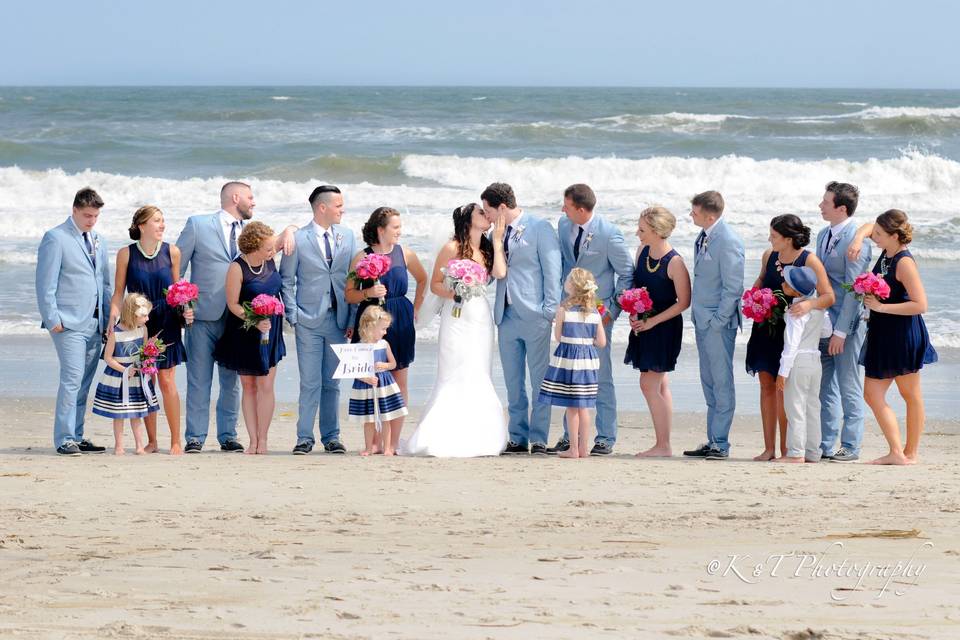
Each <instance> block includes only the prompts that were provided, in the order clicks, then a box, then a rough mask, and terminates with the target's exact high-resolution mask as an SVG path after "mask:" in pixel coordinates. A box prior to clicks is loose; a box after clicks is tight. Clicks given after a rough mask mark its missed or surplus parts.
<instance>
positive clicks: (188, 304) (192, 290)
mask: <svg viewBox="0 0 960 640" xmlns="http://www.w3.org/2000/svg"><path fill="white" fill-rule="evenodd" d="M163 295H164V296H165V297H166V299H167V304H168V305H170V306H171V307H174V308H176V309H179V310H180V313H181V314H182V313H183V312H185V311H186V310H187V309H193V305H194V304H195V303H196V301H197V300H198V299H199V298H200V289H199V287H197V285H195V284H193V283H192V282H190V281H188V280H178V281H177V282H174V283H173V284H172V285H170V288H168V289H164V290H163ZM191 324H193V322H192V321H191V322H188V323H187V325H188V326H189V325H191Z"/></svg>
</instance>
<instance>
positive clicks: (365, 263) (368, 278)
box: [347, 253, 390, 305]
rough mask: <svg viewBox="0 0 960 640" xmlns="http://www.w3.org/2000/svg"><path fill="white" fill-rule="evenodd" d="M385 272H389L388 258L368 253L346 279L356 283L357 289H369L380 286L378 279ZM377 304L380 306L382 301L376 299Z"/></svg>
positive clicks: (381, 299)
mask: <svg viewBox="0 0 960 640" xmlns="http://www.w3.org/2000/svg"><path fill="white" fill-rule="evenodd" d="M387 271H390V256H382V255H380V254H379V253H370V254H367V255H365V256H363V257H362V258H360V260H359V261H358V262H357V266H356V268H355V269H354V270H353V271H351V272H350V273H349V274H348V275H347V277H348V278H351V279H352V280H353V281H354V282H356V283H357V287H358V288H364V287H367V288H369V287H373V286H375V285H378V284H380V278H382V277H383V276H384V274H386V273H387ZM377 303H378V304H380V305H382V304H383V303H384V299H383V298H378V299H377Z"/></svg>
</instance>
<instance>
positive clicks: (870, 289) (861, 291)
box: [840, 273, 890, 302]
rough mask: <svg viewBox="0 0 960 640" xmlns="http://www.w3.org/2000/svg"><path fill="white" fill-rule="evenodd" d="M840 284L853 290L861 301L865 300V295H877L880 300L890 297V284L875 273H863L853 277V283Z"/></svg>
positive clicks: (848, 289)
mask: <svg viewBox="0 0 960 640" xmlns="http://www.w3.org/2000/svg"><path fill="white" fill-rule="evenodd" d="M840 286H842V287H843V288H844V289H846V290H847V291H851V292H853V295H855V296H856V297H857V300H859V301H860V302H863V296H865V295H872V296H876V297H877V299H878V300H886V299H887V298H889V297H890V285H889V284H887V281H886V280H884V279H883V278H881V277H880V276H878V275H877V274H875V273H861V274H860V275H858V276H857V277H856V278H854V279H853V284H849V283H846V282H844V283H843V284H842V285H840Z"/></svg>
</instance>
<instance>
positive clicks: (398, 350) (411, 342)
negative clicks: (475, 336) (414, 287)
mask: <svg viewBox="0 0 960 640" xmlns="http://www.w3.org/2000/svg"><path fill="white" fill-rule="evenodd" d="M364 252H365V253H367V254H368V255H369V254H371V253H373V249H371V248H370V247H367V248H366V249H364ZM388 255H389V256H390V270H389V271H387V273H386V274H384V276H383V277H382V278H380V284H382V285H383V286H385V287H386V288H387V297H386V299H385V301H384V305H383V308H384V310H385V311H386V312H387V313H389V314H390V315H391V316H393V321H392V322H391V323H390V328H388V329H387V335H386V336H384V339H385V340H386V341H387V344H389V345H390V350H391V351H393V357H394V359H395V360H396V361H397V367H396V368H397V369H406V368H407V367H409V366H410V365H411V364H412V363H413V358H414V355H415V344H416V341H417V330H416V329H415V328H414V326H413V303H412V302H410V300H409V299H408V298H407V280H408V278H407V263H406V261H405V260H404V259H403V247H401V246H400V245H398V244H397V245H394V247H393V250H392V251H391V252H390V253H389V254H388ZM372 304H378V303H377V300H376V298H371V299H369V300H364V301H363V302H361V303H360V306H358V307H357V318H356V321H355V322H354V326H353V338H352V339H351V342H360V316H362V315H363V311H364V310H365V309H366V308H367V307H369V306H370V305H372Z"/></svg>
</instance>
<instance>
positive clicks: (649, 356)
mask: <svg viewBox="0 0 960 640" xmlns="http://www.w3.org/2000/svg"><path fill="white" fill-rule="evenodd" d="M649 255H650V247H644V248H643V249H642V250H641V251H640V256H639V257H638V258H637V264H636V267H635V268H634V270H633V286H634V287H635V288H640V287H646V288H647V292H648V293H649V294H650V298H651V299H652V300H653V313H652V314H651V315H656V314H658V313H660V312H662V311H663V310H665V309H667V308H669V307H671V306H673V304H674V303H676V301H677V289H676V287H675V286H674V285H673V280H671V279H670V278H669V276H667V268H668V267H669V265H670V261H671V260H673V258H674V256H676V255H677V252H676V250H675V249H670V251H668V252H667V253H665V254H664V255H663V257H661V258H660V260H659V261H656V260H652V259H650V260H648V257H649ZM654 263H656V266H655V267H653V270H652V271H651V269H650V268H649V265H652V264H654ZM682 341H683V318H682V317H681V316H679V315H678V316H674V317H673V318H670V319H669V320H667V321H666V322H661V323H660V324H658V325H657V326H655V327H654V328H653V329H649V330H647V331H641V332H640V333H639V334H637V335H634V334H633V331H631V332H630V338H629V342H627V353H626V355H625V356H624V358H623V362H624V364H631V365H633V368H634V369H638V370H640V371H656V372H657V373H666V372H668V371H673V370H674V369H675V368H676V366H677V358H678V357H679V356H680V345H681V343H682Z"/></svg>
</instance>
